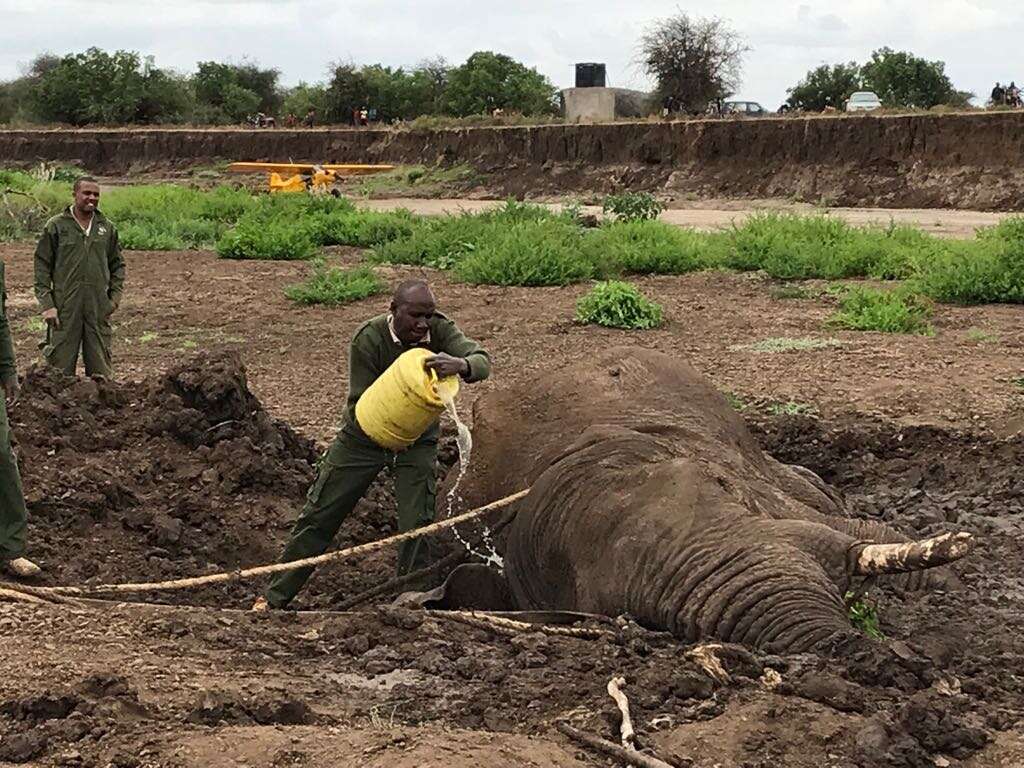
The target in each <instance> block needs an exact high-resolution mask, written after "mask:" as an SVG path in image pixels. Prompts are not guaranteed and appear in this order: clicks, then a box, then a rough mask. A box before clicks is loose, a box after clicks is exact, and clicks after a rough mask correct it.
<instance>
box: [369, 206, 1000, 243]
mask: <svg viewBox="0 0 1024 768" xmlns="http://www.w3.org/2000/svg"><path fill="white" fill-rule="evenodd" d="M361 204H362V205H365V206H366V207H367V208H371V209H373V210H381V211H391V210H394V209H396V208H407V209H408V210H410V211H413V212H414V213H420V214H428V215H429V214H441V213H458V212H460V211H468V212H477V211H484V210H488V209H490V208H493V207H495V206H498V205H501V204H502V203H501V202H500V201H494V200H473V199H452V198H448V199H424V198H396V199H386V200H366V201H363V202H362V203H361ZM547 205H551V206H552V207H555V208H558V207H560V206H561V203H547ZM766 210H767V211H786V212H793V213H801V214H809V213H825V214H827V215H829V216H835V217H838V218H841V219H843V220H844V221H848V222H849V223H850V224H854V225H856V226H866V225H878V226H883V227H884V226H888V225H889V223H890V222H892V223H895V224H903V225H907V226H913V227H917V228H919V229H922V230H924V231H925V232H928V233H929V234H933V235H940V236H943V237H957V238H969V237H973V236H974V233H975V231H976V230H977V229H978V228H979V227H989V226H993V225H995V224H998V223H999V222H1000V221H1001V220H1002V219H1003V218H1005V217H1006V216H1010V215H1012V214H1009V213H992V212H988V211H962V210H951V209H950V210H942V209H918V208H821V207H817V206H813V205H808V204H806V203H787V202H784V201H780V200H743V201H737V200H700V201H682V200H677V201H672V202H670V203H669V204H668V209H667V210H665V211H663V212H662V214H661V216H660V218H661V220H662V221H664V222H667V223H669V224H675V225H676V226H679V227H693V228H695V229H702V230H714V229H721V228H723V227H728V226H730V225H731V224H733V223H736V224H739V223H741V222H742V221H743V220H744V219H746V218H747V217H748V216H749V215H750V214H751V213H754V212H755V211H766ZM582 211H583V212H584V213H589V214H595V215H599V214H600V213H601V207H600V206H596V205H585V206H582Z"/></svg>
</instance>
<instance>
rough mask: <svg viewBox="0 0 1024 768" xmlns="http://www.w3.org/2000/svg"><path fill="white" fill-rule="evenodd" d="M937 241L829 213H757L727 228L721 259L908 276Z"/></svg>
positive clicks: (805, 273)
mask: <svg viewBox="0 0 1024 768" xmlns="http://www.w3.org/2000/svg"><path fill="white" fill-rule="evenodd" d="M935 242H937V241H936V240H935V238H931V237H929V236H928V235H925V234H923V233H921V232H919V231H917V230H913V229H911V228H909V227H889V228H888V229H878V228H860V229H858V228H854V227H851V226H850V225H849V224H847V223H846V222H845V221H842V220H841V219H835V218H831V217H828V216H798V215H795V214H779V213H757V214H754V215H752V216H750V217H749V218H748V219H747V220H746V221H745V222H744V223H743V224H742V225H740V226H738V227H737V226H734V227H733V229H732V231H731V233H730V244H731V249H730V250H729V251H728V253H727V254H726V256H725V257H724V258H723V260H722V265H723V266H726V267H730V268H732V269H739V270H755V269H760V270H764V271H765V272H767V273H768V274H769V275H771V276H772V277H776V278H780V279H789V280H792V279H808V278H822V279H829V280H834V279H839V278H847V277H877V278H881V279H892V278H900V277H907V276H909V275H910V274H911V273H912V271H913V269H914V263H915V254H916V252H917V251H919V250H921V249H922V248H927V247H932V244H933V243H935Z"/></svg>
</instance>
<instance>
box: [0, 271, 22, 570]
mask: <svg viewBox="0 0 1024 768" xmlns="http://www.w3.org/2000/svg"><path fill="white" fill-rule="evenodd" d="M17 375H18V372H17V370H16V368H15V366H14V344H13V343H12V342H11V327H10V325H9V324H8V323H7V289H6V287H5V284H4V265H3V264H2V263H0V381H7V380H8V379H10V378H11V377H14V376H17ZM27 517H28V515H27V514H26V512H25V497H24V496H23V495H22V492H21V475H20V474H19V473H18V461H17V459H15V458H14V450H13V449H12V448H11V427H10V424H8V422H7V404H6V402H5V401H4V398H3V397H2V396H0V560H14V559H15V558H18V557H21V555H22V553H23V552H24V551H25V521H26V519H27Z"/></svg>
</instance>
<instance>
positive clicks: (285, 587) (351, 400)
mask: <svg viewBox="0 0 1024 768" xmlns="http://www.w3.org/2000/svg"><path fill="white" fill-rule="evenodd" d="M413 346H420V347H425V348H426V349H429V350H431V351H432V352H446V353H447V354H449V355H452V356H454V357H461V358H464V359H465V360H466V361H467V362H468V363H469V373H468V374H467V375H466V376H465V377H464V378H465V380H466V381H468V382H473V381H480V380H482V379H486V378H487V376H488V375H489V374H490V370H491V364H490V358H489V357H488V356H487V353H486V352H484V350H483V349H481V348H480V345H479V344H477V343H476V342H475V341H472V340H471V339H467V338H466V337H465V336H464V335H463V334H462V331H460V330H459V329H458V327H457V326H456V325H455V323H453V322H452V321H451V320H449V319H448V318H446V317H445V316H444V315H441V314H439V313H437V314H435V315H434V317H433V318H432V319H431V320H430V331H429V334H428V336H427V337H425V338H424V340H423V341H422V342H421V343H419V344H416V345H413ZM409 348H410V347H407V346H404V345H402V344H401V343H400V342H398V341H396V340H395V338H394V336H393V335H392V331H391V328H390V327H389V324H388V317H387V315H381V316H380V317H375V318H374V319H373V320H370V321H369V322H367V323H365V324H364V325H363V326H362V327H360V328H359V330H358V331H356V335H355V337H354V338H353V339H352V344H351V346H350V348H349V367H348V370H349V389H348V407H347V408H346V410H345V420H344V425H343V426H342V429H341V431H340V432H339V433H338V436H337V437H336V438H335V439H334V442H333V443H331V446H330V448H329V449H328V450H327V453H326V454H325V455H324V457H323V459H322V460H321V462H320V469H319V472H318V473H317V477H316V480H315V481H314V482H313V485H312V486H311V487H310V489H309V493H308V494H307V497H306V504H305V506H304V507H303V508H302V512H301V514H300V515H299V519H298V520H297V521H296V523H295V527H294V528H293V529H292V533H291V539H290V540H289V541H288V544H287V546H286V547H285V550H284V554H282V555H281V562H289V561H292V560H300V559H302V558H306V557H313V556H315V555H320V554H323V553H324V552H325V551H326V550H327V547H328V546H330V543H331V540H332V539H333V538H334V536H335V534H336V533H337V532H338V528H339V527H340V526H341V523H342V522H343V521H344V520H345V518H346V517H348V515H349V513H350V512H351V511H352V509H353V507H355V505H356V503H357V502H358V501H359V499H361V498H362V497H363V494H365V493H366V491H367V489H368V488H369V487H370V484H371V483H372V482H373V481H374V479H375V478H376V477H377V475H378V474H379V473H380V471H381V470H382V469H383V468H384V467H386V466H387V467H390V468H391V471H392V473H393V474H394V477H395V496H396V498H397V500H398V528H399V530H401V531H409V530H412V529H414V528H418V527H420V526H422V525H427V524H428V523H430V522H432V521H433V519H434V492H435V476H434V468H435V465H436V461H437V440H438V435H439V432H440V426H439V425H438V424H434V425H433V426H432V427H431V428H430V429H429V430H427V432H426V433H424V435H423V436H422V437H420V439H419V440H417V441H416V442H415V443H414V444H413V445H412V446H410V447H409V448H408V449H407V450H405V451H401V452H398V453H395V452H393V451H389V450H387V449H385V448H381V447H380V446H379V445H377V444H376V443H374V442H373V441H372V440H370V438H369V437H367V436H366V434H365V433H364V432H363V430H362V429H360V428H359V425H358V423H357V422H356V417H355V410H356V402H357V401H358V400H359V397H360V396H361V395H362V394H363V392H365V391H366V389H367V388H368V387H369V386H370V385H371V384H372V383H373V382H374V381H375V380H376V379H377V377H378V376H380V375H381V374H382V373H384V371H385V370H387V368H388V366H390V365H391V364H392V363H393V362H394V361H395V360H397V359H398V356H399V355H401V354H402V353H403V352H405V351H406V350H407V349H409ZM425 559H426V553H425V551H423V549H422V547H421V541H420V540H419V539H414V540H410V541H406V542H403V544H402V545H401V547H400V548H399V550H398V572H399V574H402V573H407V572H409V571H411V570H413V569H414V568H416V567H419V566H420V565H422V564H423V561H424V560H425ZM312 572H313V569H312V568H300V569H296V570H294V571H286V572H284V573H281V574H278V575H277V576H276V577H275V578H274V579H273V581H272V582H271V585H270V589H269V590H268V592H267V602H268V603H270V605H271V606H273V607H274V608H282V607H284V606H285V605H287V604H288V603H289V602H290V601H291V599H292V598H293V597H295V595H296V594H298V592H299V590H300V589H302V585H303V584H305V583H306V579H308V578H309V576H310V574H311V573H312Z"/></svg>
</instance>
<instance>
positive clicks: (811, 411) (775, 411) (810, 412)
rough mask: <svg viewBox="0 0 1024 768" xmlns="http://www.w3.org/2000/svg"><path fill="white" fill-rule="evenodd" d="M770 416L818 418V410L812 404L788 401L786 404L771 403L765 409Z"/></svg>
mask: <svg viewBox="0 0 1024 768" xmlns="http://www.w3.org/2000/svg"><path fill="white" fill-rule="evenodd" d="M765 410H766V411H767V412H768V415H769V416H817V415H818V409H817V408H815V407H814V406H813V405H811V404H810V403H797V402H794V401H792V400H788V401H786V402H784V403H769V404H768V406H767V407H766V408H765Z"/></svg>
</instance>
